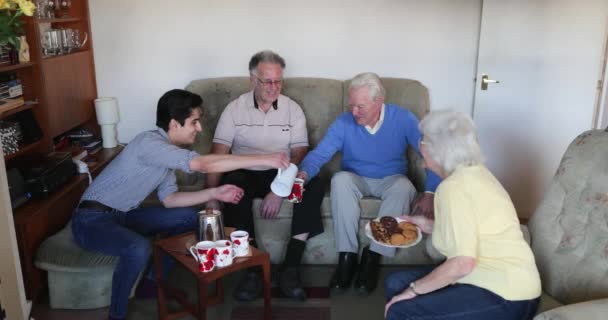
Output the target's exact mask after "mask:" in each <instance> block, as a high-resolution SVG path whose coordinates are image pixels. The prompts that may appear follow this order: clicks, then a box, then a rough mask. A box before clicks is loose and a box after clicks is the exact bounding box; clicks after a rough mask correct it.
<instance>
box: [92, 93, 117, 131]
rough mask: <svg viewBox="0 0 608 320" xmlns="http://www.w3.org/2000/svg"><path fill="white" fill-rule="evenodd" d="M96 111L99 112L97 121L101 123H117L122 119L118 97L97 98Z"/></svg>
mask: <svg viewBox="0 0 608 320" xmlns="http://www.w3.org/2000/svg"><path fill="white" fill-rule="evenodd" d="M95 113H97V123H99V124H100V125H107V124H117V123H118V122H119V121H120V117H119V115H118V99H116V98H114V97H101V98H97V99H95Z"/></svg>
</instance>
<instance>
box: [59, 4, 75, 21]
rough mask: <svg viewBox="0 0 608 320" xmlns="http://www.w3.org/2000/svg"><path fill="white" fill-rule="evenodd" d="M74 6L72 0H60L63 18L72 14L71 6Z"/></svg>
mask: <svg viewBox="0 0 608 320" xmlns="http://www.w3.org/2000/svg"><path fill="white" fill-rule="evenodd" d="M71 6H72V1H71V0H59V8H60V9H61V11H62V12H63V14H62V15H61V17H62V18H68V17H69V16H70V15H69V14H68V12H69V10H70V7H71Z"/></svg>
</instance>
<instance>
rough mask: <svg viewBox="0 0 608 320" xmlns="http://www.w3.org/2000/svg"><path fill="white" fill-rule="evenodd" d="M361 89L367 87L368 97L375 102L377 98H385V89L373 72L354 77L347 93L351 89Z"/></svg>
mask: <svg viewBox="0 0 608 320" xmlns="http://www.w3.org/2000/svg"><path fill="white" fill-rule="evenodd" d="M361 87H367V88H368V90H369V97H370V98H371V99H372V100H376V98H378V97H385V96H386V89H384V85H382V81H381V80H380V77H379V76H378V75H377V74H375V73H373V72H365V73H360V74H358V75H356V76H355V77H354V78H353V79H352V80H351V81H350V85H349V86H348V91H350V90H353V89H359V88H361Z"/></svg>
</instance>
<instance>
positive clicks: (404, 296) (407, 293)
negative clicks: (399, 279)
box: [384, 288, 416, 319]
mask: <svg viewBox="0 0 608 320" xmlns="http://www.w3.org/2000/svg"><path fill="white" fill-rule="evenodd" d="M415 297H416V294H415V293H414V290H412V289H411V288H407V289H405V290H403V292H401V293H400V294H398V295H396V296H394V297H393V298H392V299H391V301H389V302H388V303H387V304H386V306H385V307H384V319H386V315H387V314H388V309H390V307H391V306H392V305H393V304H395V303H397V302H399V301H403V300H409V299H413V298H415Z"/></svg>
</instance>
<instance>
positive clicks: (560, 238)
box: [528, 130, 608, 320]
mask: <svg viewBox="0 0 608 320" xmlns="http://www.w3.org/2000/svg"><path fill="white" fill-rule="evenodd" d="M528 228H529V232H530V237H531V244H532V250H533V251H534V255H535V257H536V264H537V266H538V269H539V272H540V276H541V279H542V286H543V296H542V299H541V305H540V309H539V314H538V315H537V316H536V317H535V318H534V319H535V320H540V319H543V320H546V319H560V320H565V319H577V320H578V319H585V320H593V319H598V320H599V319H607V318H608V316H607V315H608V132H605V131H602V130H591V131H587V132H584V133H582V134H581V135H579V136H578V137H576V139H574V141H572V143H571V144H570V146H569V147H568V150H566V153H565V154H564V156H563V158H562V161H561V163H560V165H559V168H558V169H557V172H556V174H555V176H554V177H553V180H552V181H551V184H550V186H549V189H548V190H547V192H546V194H545V197H544V199H543V201H542V202H541V204H540V206H539V207H538V209H537V210H536V212H535V213H534V215H533V216H532V218H531V219H530V222H529V224H528Z"/></svg>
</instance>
